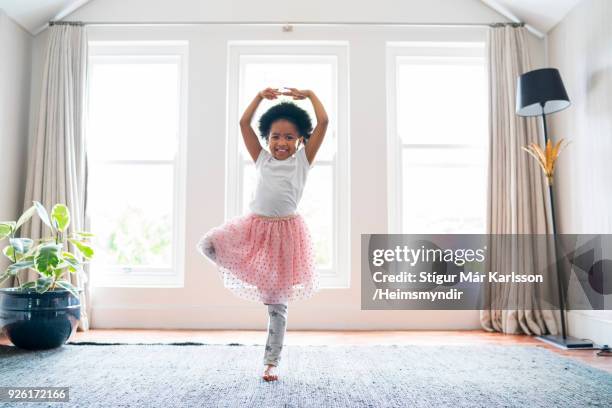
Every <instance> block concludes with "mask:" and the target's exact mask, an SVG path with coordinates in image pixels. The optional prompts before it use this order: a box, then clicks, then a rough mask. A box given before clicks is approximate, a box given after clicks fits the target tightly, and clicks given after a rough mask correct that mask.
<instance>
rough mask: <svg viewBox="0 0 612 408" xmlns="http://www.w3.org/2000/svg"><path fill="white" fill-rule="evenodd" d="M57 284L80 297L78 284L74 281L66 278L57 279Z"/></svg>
mask: <svg viewBox="0 0 612 408" xmlns="http://www.w3.org/2000/svg"><path fill="white" fill-rule="evenodd" d="M57 285H58V286H60V287H62V288H64V289H67V290H69V291H70V293H72V294H73V295H74V296H75V297H76V298H78V297H79V291H78V289H77V288H76V286H74V285H73V284H72V283H70V282H68V281H65V280H60V281H57Z"/></svg>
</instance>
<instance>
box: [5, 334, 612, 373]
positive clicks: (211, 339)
mask: <svg viewBox="0 0 612 408" xmlns="http://www.w3.org/2000/svg"><path fill="white" fill-rule="evenodd" d="M265 340H266V332H265V331H263V330H139V329H130V330H123V329H121V330H119V329H112V330H110V329H104V330H101V329H95V330H89V331H87V332H76V333H75V334H74V335H73V336H72V338H70V341H101V342H118V343H165V342H201V343H211V344H227V343H242V344H265ZM0 344H10V342H9V341H8V339H6V338H5V337H0ZM285 344H294V345H329V344H335V345H349V344H352V345H360V344H361V345H363V344H370V345H375V344H415V345H419V344H422V345H447V344H450V345H478V344H502V345H503V344H508V345H525V346H533V347H544V348H547V349H549V350H552V351H554V352H555V353H558V354H560V355H563V356H567V357H570V358H573V359H576V360H578V361H581V362H583V363H585V364H588V365H590V366H593V367H597V368H599V369H602V370H606V371H608V372H610V373H612V357H599V356H597V355H596V350H561V349H559V348H557V347H554V346H551V345H549V344H546V343H543V342H541V341H539V340H537V339H535V338H533V337H530V336H523V335H512V334H501V333H488V332H485V331H480V330H465V331H293V330H289V331H287V334H286V335H285Z"/></svg>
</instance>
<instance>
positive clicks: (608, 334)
mask: <svg viewBox="0 0 612 408" xmlns="http://www.w3.org/2000/svg"><path fill="white" fill-rule="evenodd" d="M597 313H598V312H597V311H595V312H584V311H570V312H568V313H567V323H568V332H569V335H570V336H574V337H578V338H581V339H590V340H592V341H593V342H595V343H597V344H607V345H609V346H612V319H610V318H609V317H608V316H598V315H597ZM602 314H603V312H602ZM607 314H609V313H606V315H607Z"/></svg>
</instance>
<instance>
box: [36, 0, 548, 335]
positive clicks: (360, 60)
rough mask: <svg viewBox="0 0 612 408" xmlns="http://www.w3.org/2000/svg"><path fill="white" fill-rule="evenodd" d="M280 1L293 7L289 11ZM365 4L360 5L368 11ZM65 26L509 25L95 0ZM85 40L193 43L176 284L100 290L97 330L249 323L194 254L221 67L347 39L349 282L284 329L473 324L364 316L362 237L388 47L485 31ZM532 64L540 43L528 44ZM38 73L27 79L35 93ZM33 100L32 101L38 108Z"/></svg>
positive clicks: (214, 158)
mask: <svg viewBox="0 0 612 408" xmlns="http://www.w3.org/2000/svg"><path fill="white" fill-rule="evenodd" d="M288 4H290V5H291V7H288ZM366 6H367V7H366ZM65 20H80V21H85V22H88V21H104V22H110V21H116V22H118V21H130V22H134V21H146V22H154V21H157V22H160V21H166V22H167V21H229V20H231V21H280V22H285V21H287V20H290V21H345V22H349V21H373V20H375V21H402V22H435V23H441V22H453V23H462V22H464V23H489V22H499V21H506V19H505V18H503V17H501V16H500V15H498V14H497V13H495V12H493V11H492V10H491V9H489V8H488V7H486V6H484V5H483V4H482V3H480V2H479V1H478V0H461V1H459V0H433V1H414V0H413V1H393V0H382V1H378V2H377V3H376V7H373V6H372V3H365V2H351V1H346V0H342V1H333V2H329V1H323V0H317V1H314V2H313V1H310V2H291V3H289V2H286V1H270V0H268V1H258V2H251V1H246V0H243V1H233V2H214V3H213V2H201V1H195V0H194V1H182V2H172V3H170V2H166V1H161V0H156V1H144V0H133V1H130V2H129V3H128V2H124V1H119V0H105V1H93V2H91V3H88V4H87V5H86V6H84V7H83V8H81V9H79V10H77V11H76V12H75V13H73V14H72V15H70V16H67V17H66V18H65ZM89 29H90V39H102V38H104V39H151V38H158V39H187V40H189V41H190V57H189V58H190V67H189V81H190V83H189V90H190V94H189V112H188V116H189V117H188V149H189V150H188V163H187V186H188V193H187V194H188V196H187V208H186V219H187V220H188V222H187V229H186V237H185V238H186V253H185V257H186V264H185V267H186V271H185V276H186V280H185V288H181V289H123V288H121V289H106V288H105V289H97V290H96V291H95V292H94V302H93V316H92V321H93V326H94V327H159V328H257V329H262V328H264V327H265V325H266V322H267V315H266V313H265V309H264V308H263V306H262V305H259V304H256V303H253V302H248V301H244V300H241V299H238V298H236V297H234V296H233V295H231V294H230V292H229V291H228V290H227V289H224V288H223V287H222V283H221V281H220V279H219V278H218V276H217V272H216V271H215V270H214V269H213V268H212V266H211V265H210V263H209V262H207V261H206V260H204V259H203V258H202V257H201V256H200V255H199V254H197V253H196V252H195V248H194V247H195V243H196V242H197V240H198V238H199V237H200V236H201V235H202V234H203V233H204V232H206V231H207V230H208V229H210V228H211V227H213V226H216V225H218V224H220V223H222V222H223V217H224V203H223V197H224V189H225V186H224V170H225V163H224V162H223V158H224V154H219V153H220V152H224V149H225V140H224V138H225V134H226V129H225V121H224V120H219V118H224V117H225V107H226V83H225V79H226V61H227V52H226V51H227V41H228V40H257V39H266V40H347V41H349V42H350V51H349V54H350V57H349V58H350V61H349V66H350V94H351V101H350V129H351V135H350V140H351V147H350V160H351V163H352V167H351V171H352V173H351V178H352V184H351V185H352V192H351V202H352V208H351V237H350V241H351V247H350V249H351V265H350V268H351V282H352V287H351V288H350V289H343V290H340V289H337V290H324V291H323V292H321V293H319V294H317V295H316V297H313V298H312V299H310V300H307V301H301V302H295V303H292V304H291V305H290V308H291V309H292V310H291V312H290V313H291V318H290V324H289V329H352V328H356V329H397V328H402V329H478V328H480V324H479V319H478V312H477V311H454V312H453V311H361V310H360V279H359V277H360V263H359V261H360V234H362V233H384V232H386V230H387V226H386V222H387V199H386V197H387V191H386V182H385V178H386V159H385V156H386V145H385V141H386V136H385V132H386V112H385V109H386V108H385V92H386V90H385V53H384V51H385V49H384V43H385V41H402V40H405V41H409V40H439V41H444V40H459V39H462V40H465V41H480V40H484V33H485V29H483V28H478V27H472V28H469V27H468V28H465V27H464V28H414V27H413V28H381V27H376V28H372V27H363V26H352V27H347V26H340V27H325V26H323V27H303V26H298V27H296V28H295V30H294V32H292V33H283V32H281V30H280V28H279V27H252V26H251V27H248V26H228V25H223V26H219V25H216V26H210V25H209V26H206V25H188V26H149V27H142V26H141V27H120V26H116V27H108V26H107V27H93V26H90V27H89ZM45 36H46V31H45V32H43V33H41V35H39V36H37V38H36V43H35V51H34V57H33V58H34V61H39V60H41V59H42V57H41V54H42V52H43V48H44V47H43V46H42V44H43V43H44V41H45ZM530 45H531V46H532V47H533V55H534V61H535V64H536V66H541V64H542V62H543V56H544V48H543V44H542V42H541V41H539V40H537V39H535V38H530ZM39 89H40V75H39V73H37V72H33V95H37V94H38V92H39V91H38V90H39ZM37 103H38V101H37V100H33V101H32V109H33V110H35V105H36V104H37Z"/></svg>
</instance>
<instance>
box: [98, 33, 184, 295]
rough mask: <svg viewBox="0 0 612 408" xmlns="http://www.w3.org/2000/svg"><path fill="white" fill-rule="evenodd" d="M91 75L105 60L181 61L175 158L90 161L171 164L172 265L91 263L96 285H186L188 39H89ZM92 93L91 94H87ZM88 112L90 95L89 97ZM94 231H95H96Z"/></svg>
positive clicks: (147, 286) (99, 162)
mask: <svg viewBox="0 0 612 408" xmlns="http://www.w3.org/2000/svg"><path fill="white" fill-rule="evenodd" d="M88 46H89V52H88V64H87V66H88V73H87V74H88V78H91V69H92V67H93V63H95V62H96V61H104V60H109V61H112V60H115V61H118V60H123V61H129V60H130V59H132V60H136V59H137V60H138V61H139V62H143V61H147V60H148V61H150V62H159V61H164V60H173V61H174V60H176V59H178V61H179V72H180V74H179V79H178V81H179V83H178V89H179V97H178V100H179V115H178V117H179V124H178V135H177V138H178V148H177V154H176V156H175V157H174V159H173V160H96V161H94V160H91V159H89V162H90V164H93V165H95V164H128V165H129V164H143V165H145V164H172V165H173V167H174V177H173V184H174V191H173V197H174V201H173V207H172V208H173V214H172V225H173V230H172V249H171V253H172V255H171V256H172V265H171V267H170V268H161V267H159V268H156V267H140V266H129V265H125V266H121V267H112V268H109V267H96V265H95V259H94V260H92V263H91V273H92V281H93V284H94V286H95V287H142V288H157V287H171V288H179V287H181V288H182V287H184V282H185V272H184V271H185V267H184V266H185V212H186V211H185V210H186V208H185V205H186V191H187V188H186V183H187V179H186V173H187V169H186V163H187V100H188V88H187V85H188V76H187V75H188V69H189V61H188V56H189V42H188V41H89V43H88ZM88 96H89V93H88ZM87 106H88V111H89V98H88V105H87ZM93 232H94V233H95V231H93Z"/></svg>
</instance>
